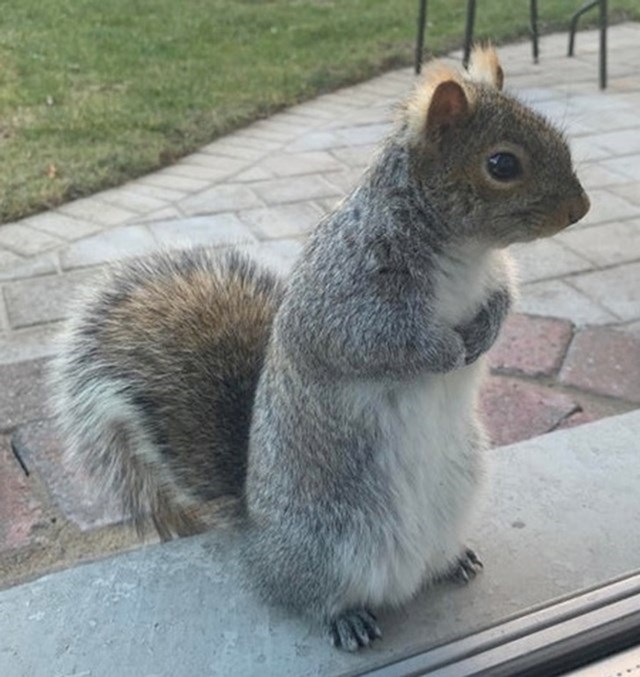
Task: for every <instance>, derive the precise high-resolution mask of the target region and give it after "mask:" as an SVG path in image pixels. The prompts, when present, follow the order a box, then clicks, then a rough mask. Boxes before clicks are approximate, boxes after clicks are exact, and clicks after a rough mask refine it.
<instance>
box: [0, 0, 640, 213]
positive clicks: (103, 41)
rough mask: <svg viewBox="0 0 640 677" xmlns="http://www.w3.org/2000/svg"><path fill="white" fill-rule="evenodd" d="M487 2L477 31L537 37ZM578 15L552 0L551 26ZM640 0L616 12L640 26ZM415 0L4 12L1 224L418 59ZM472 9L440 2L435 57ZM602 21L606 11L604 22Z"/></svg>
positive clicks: (41, 7)
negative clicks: (415, 49)
mask: <svg viewBox="0 0 640 677" xmlns="http://www.w3.org/2000/svg"><path fill="white" fill-rule="evenodd" d="M528 4H529V3H528V2H525V1H524V0H522V1H521V2H508V3H507V2H504V0H483V2H481V3H479V6H478V12H477V26H476V35H477V37H490V38H492V39H493V40H495V41H497V42H499V41H501V40H504V39H506V38H509V37H514V36H517V35H522V34H524V33H526V30H527V17H528V14H527V13H528ZM579 5H580V2H575V1H573V0H555V1H549V2H543V3H540V13H541V16H540V24H541V29H543V30H544V29H548V28H549V27H552V26H554V27H558V26H566V23H567V18H568V17H569V15H570V14H571V12H572V11H573V10H574V9H575V8H576V7H577V6H579ZM637 5H638V3H637V0H618V1H617V2H616V3H615V10H616V11H617V12H618V14H620V13H621V12H625V11H626V12H627V15H634V16H635V17H636V18H640V8H639V7H638V6H637ZM417 7H418V1H417V0H334V1H331V0H207V1H205V0H50V1H49V2H42V0H19V1H17V2H12V3H8V2H6V3H3V6H2V15H1V18H0V154H1V155H0V156H1V158H2V162H1V163H0V221H9V220H13V219H16V218H19V217H22V216H26V215H28V214H30V213H33V212H35V211H39V210H41V209H44V208H47V207H51V206H54V205H57V204H59V203H61V202H63V201H65V200H69V199H72V198H75V197H79V196H82V195H86V194H89V193H91V192H94V191H96V190H99V189H102V188H106V187H108V186H113V185H117V184H118V183H120V182H122V181H124V180H126V179H128V178H131V177H134V176H137V175H140V174H143V173H145V172H148V171H150V170H153V169H155V168H157V167H159V166H162V165H163V164H167V163H169V162H171V161H173V160H175V159H176V158H178V157H180V156H181V155H183V154H185V153H188V152H190V151H192V150H194V149H195V148H197V147H198V146H200V145H203V144H205V143H207V142H209V141H211V140H212V139H214V138H215V137H216V136H219V135H220V134H224V133H225V132H228V131H230V130H231V129H234V128H237V127H239V126H241V125H244V124H246V123H247V122H249V121H251V120H254V119H256V118H258V117H262V116H265V115H268V114H269V113H272V112H274V111H276V110H278V109H281V108H283V107H284V106H288V105H290V104H293V103H296V102H298V101H301V100H304V99H307V98H309V97H311V96H313V95H315V94H318V93H320V92H325V91H328V90H331V89H334V88H336V87H338V86H340V85H344V84H348V83H352V82H356V81H358V80H362V79H364V78H367V77H370V76H372V75H373V74H375V73H377V72H380V71H382V70H384V69H388V68H391V67H394V66H400V65H407V64H409V63H411V60H412V56H413V40H414V36H415V28H416V15H417ZM465 7H466V2H464V0H440V1H439V2H433V1H432V2H430V13H429V23H430V25H429V28H428V36H427V39H428V43H427V44H428V49H429V51H431V52H442V51H443V50H445V49H448V48H450V47H452V46H458V45H460V44H461V40H462V33H463V27H464V14H465ZM594 18H595V17H594Z"/></svg>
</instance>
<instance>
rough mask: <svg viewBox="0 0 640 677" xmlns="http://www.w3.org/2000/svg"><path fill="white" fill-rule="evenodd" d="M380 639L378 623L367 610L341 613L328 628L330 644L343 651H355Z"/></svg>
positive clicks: (352, 610)
mask: <svg viewBox="0 0 640 677" xmlns="http://www.w3.org/2000/svg"><path fill="white" fill-rule="evenodd" d="M380 637H382V633H381V632H380V628H379V627H378V621H377V619H376V617H375V616H374V615H373V614H372V613H371V612H370V611H368V610H367V609H351V610H349V611H343V612H342V613H341V614H340V615H339V616H337V617H336V618H335V619H334V620H332V621H331V623H330V626H329V639H330V640H331V644H333V646H335V647H336V648H337V649H344V650H345V651H357V650H358V649H360V648H361V647H363V646H369V645H370V644H371V642H373V641H374V640H375V639H379V638H380Z"/></svg>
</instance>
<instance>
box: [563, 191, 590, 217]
mask: <svg viewBox="0 0 640 677" xmlns="http://www.w3.org/2000/svg"><path fill="white" fill-rule="evenodd" d="M589 207H591V203H590V202H589V198H588V197H587V194H586V193H585V192H584V191H582V192H581V193H580V195H578V196H577V197H572V198H571V199H570V200H569V202H568V204H567V215H568V217H569V223H575V222H576V221H580V219H581V218H582V217H583V216H584V215H585V214H586V213H587V212H588V211H589Z"/></svg>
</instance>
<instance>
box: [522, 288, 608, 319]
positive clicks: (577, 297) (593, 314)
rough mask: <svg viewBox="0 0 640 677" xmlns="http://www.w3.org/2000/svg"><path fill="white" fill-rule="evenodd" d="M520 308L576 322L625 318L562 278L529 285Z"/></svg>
mask: <svg viewBox="0 0 640 677" xmlns="http://www.w3.org/2000/svg"><path fill="white" fill-rule="evenodd" d="M516 310H517V311H518V312H521V313H529V314H530V315H547V316H550V317H557V318H563V319H567V320H570V321H571V322H573V323H574V324H576V325H587V324H610V323H611V322H616V321H620V319H621V318H619V317H618V316H617V315H615V314H614V313H612V312H611V311H610V310H607V309H606V308H604V307H603V306H602V305H600V304H599V303H597V302H595V301H593V300H592V299H591V298H590V297H589V296H588V295H587V294H586V293H582V292H581V291H578V290H577V289H575V288H574V287H572V286H571V285H569V284H568V283H567V282H566V281H565V280H562V279H557V280H551V281H542V282H535V283H533V284H529V285H525V286H524V287H523V289H522V295H521V297H520V299H519V300H518V301H517V302H516Z"/></svg>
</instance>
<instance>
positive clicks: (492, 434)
mask: <svg viewBox="0 0 640 677" xmlns="http://www.w3.org/2000/svg"><path fill="white" fill-rule="evenodd" d="M480 409H481V411H482V413H483V416H484V419H485V421H486V423H487V428H488V430H489V438H490V439H491V442H492V443H493V445H494V446H496V447H498V446H502V445H505V444H512V443H513V442H517V441H518V440H526V439H529V438H531V437H536V436H538V435H543V434H544V433H547V432H549V431H551V430H554V429H555V428H556V427H558V425H559V424H560V423H561V422H562V421H563V420H564V419H566V418H568V417H569V416H570V415H571V414H573V413H574V412H576V411H578V410H579V409H580V405H579V404H578V403H577V402H576V401H575V400H574V399H573V398H571V397H570V396H568V395H565V394H564V393H560V392H557V391H555V390H552V389H551V388H547V387H544V386H540V385H537V384H533V383H526V382H522V381H517V380H514V379H508V378H501V377H492V378H489V379H488V380H487V381H486V382H485V384H484V385H483V388H482V393H481V396H480Z"/></svg>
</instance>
